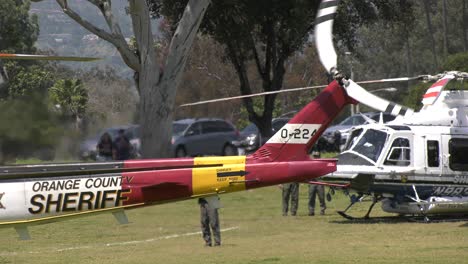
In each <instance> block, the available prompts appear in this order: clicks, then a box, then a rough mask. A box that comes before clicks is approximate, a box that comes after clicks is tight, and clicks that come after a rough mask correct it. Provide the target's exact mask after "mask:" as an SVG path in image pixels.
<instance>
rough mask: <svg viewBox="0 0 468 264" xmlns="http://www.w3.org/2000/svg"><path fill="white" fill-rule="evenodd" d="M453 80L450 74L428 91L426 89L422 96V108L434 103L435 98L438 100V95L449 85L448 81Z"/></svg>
mask: <svg viewBox="0 0 468 264" xmlns="http://www.w3.org/2000/svg"><path fill="white" fill-rule="evenodd" d="M453 78H455V76H453V75H452V74H446V75H444V76H443V77H442V78H441V79H439V80H438V81H437V82H435V83H434V84H433V85H432V86H431V87H429V89H427V91H426V93H425V94H424V95H423V98H422V103H423V105H424V107H427V106H429V105H432V104H434V103H435V101H436V100H437V98H439V95H440V93H441V92H442V90H444V88H445V86H446V85H447V84H448V83H449V81H450V80H452V79H453Z"/></svg>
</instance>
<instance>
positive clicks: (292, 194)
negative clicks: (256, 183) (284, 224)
mask: <svg viewBox="0 0 468 264" xmlns="http://www.w3.org/2000/svg"><path fill="white" fill-rule="evenodd" d="M281 189H283V216H287V215H288V209H289V202H290V201H291V215H292V216H295V215H296V213H297V207H298V205H299V183H297V182H293V183H285V184H283V185H281Z"/></svg>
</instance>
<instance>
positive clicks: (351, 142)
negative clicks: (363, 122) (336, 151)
mask: <svg viewBox="0 0 468 264" xmlns="http://www.w3.org/2000/svg"><path fill="white" fill-rule="evenodd" d="M363 131H364V129H363V128H358V129H354V130H352V131H351V133H350V135H349V137H348V139H347V140H346V144H345V147H344V150H349V149H351V147H353V146H354V143H356V142H357V139H358V138H359V137H360V136H361V135H362V132H363Z"/></svg>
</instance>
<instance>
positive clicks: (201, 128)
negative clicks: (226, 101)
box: [172, 118, 239, 157]
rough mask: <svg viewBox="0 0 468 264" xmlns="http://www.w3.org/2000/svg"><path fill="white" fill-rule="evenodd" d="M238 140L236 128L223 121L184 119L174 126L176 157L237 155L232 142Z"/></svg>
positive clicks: (214, 119)
mask: <svg viewBox="0 0 468 264" xmlns="http://www.w3.org/2000/svg"><path fill="white" fill-rule="evenodd" d="M238 138H239V131H238V130H237V129H236V127H235V126H234V125H232V124H231V123H229V122H227V121H225V120H223V119H218V118H198V119H182V120H178V121H174V123H173V124H172V150H173V153H174V155H175V156H176V157H186V156H201V155H224V156H232V155H237V154H238V152H237V148H236V147H235V146H234V145H233V144H232V143H231V142H233V141H235V140H238Z"/></svg>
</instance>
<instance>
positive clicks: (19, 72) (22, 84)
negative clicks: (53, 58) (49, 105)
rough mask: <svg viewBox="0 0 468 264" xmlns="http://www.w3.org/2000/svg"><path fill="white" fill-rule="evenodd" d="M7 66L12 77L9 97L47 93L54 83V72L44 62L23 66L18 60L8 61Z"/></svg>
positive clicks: (9, 85)
mask: <svg viewBox="0 0 468 264" xmlns="http://www.w3.org/2000/svg"><path fill="white" fill-rule="evenodd" d="M5 66H6V67H5V68H6V69H7V72H8V75H9V77H10V78H9V82H8V94H7V96H8V97H9V98H18V97H23V96H28V95H31V94H35V95H37V94H42V95H46V94H47V90H48V89H49V88H50V87H51V86H52V85H53V84H54V79H55V78H54V74H53V73H52V72H51V71H50V70H48V69H46V68H45V67H44V66H43V64H33V65H31V66H21V65H19V64H18V63H17V62H8V63H7V64H6V65H5ZM3 98H5V95H4V96H3Z"/></svg>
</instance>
